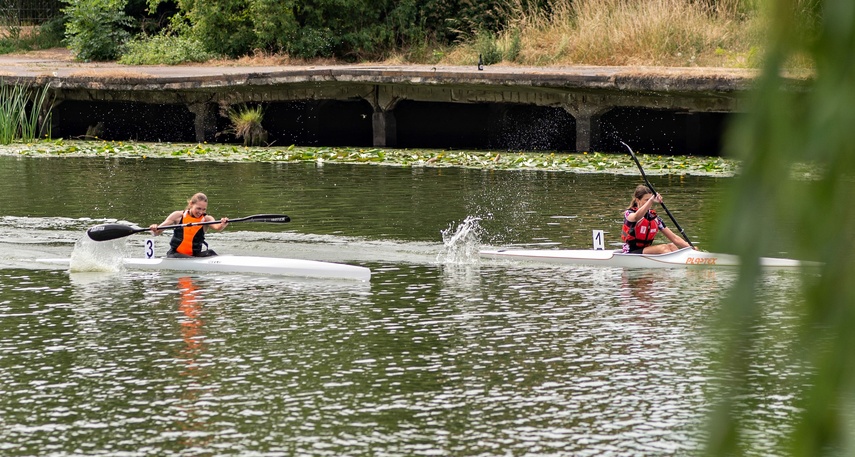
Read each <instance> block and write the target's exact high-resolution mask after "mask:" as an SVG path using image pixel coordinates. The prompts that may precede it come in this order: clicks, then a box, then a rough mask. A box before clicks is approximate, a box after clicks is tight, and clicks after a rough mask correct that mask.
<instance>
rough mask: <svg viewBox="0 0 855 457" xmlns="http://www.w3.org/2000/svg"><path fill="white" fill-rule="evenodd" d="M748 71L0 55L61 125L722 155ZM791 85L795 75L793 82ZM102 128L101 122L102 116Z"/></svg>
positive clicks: (111, 131) (182, 137)
mask: <svg viewBox="0 0 855 457" xmlns="http://www.w3.org/2000/svg"><path fill="white" fill-rule="evenodd" d="M755 76H756V74H755V72H754V71H750V70H734V69H715V68H661V67H561V68H554V67H545V68H539V67H538V68H535V67H493V66H488V67H484V68H483V70H479V69H478V68H477V67H476V66H475V65H473V66H471V67H442V66H435V67H434V66H424V65H420V66H385V65H383V66H378V65H370V66H369V65H330V66H253V67H245V66H242V67H237V66H234V67H232V66H185V65H182V66H168V67H166V66H122V65H117V64H112V63H108V64H104V63H89V64H87V63H79V62H74V61H71V60H56V59H50V58H38V57H8V56H0V78H3V80H4V81H5V82H7V83H10V82H19V83H26V84H31V85H34V86H43V85H45V84H50V88H51V91H52V92H53V94H54V95H55V96H56V101H55V106H54V110H53V114H54V125H53V134H54V136H63V137H73V136H79V135H83V134H85V132H87V131H88V132H93V128H94V129H95V130H94V131H95V132H100V133H101V135H100V137H101V138H106V139H117V140H119V139H121V140H127V139H137V140H144V141H158V140H161V141H174V142H181V141H197V142H204V141H208V142H213V141H227V140H228V136H227V135H223V134H222V132H223V131H225V130H227V128H228V123H227V120H226V119H225V117H224V113H225V112H226V111H227V110H228V108H229V107H233V106H239V105H243V104H248V105H261V106H262V107H264V109H265V113H266V115H265V121H264V126H265V128H266V129H267V130H268V131H269V132H270V133H271V135H270V138H271V139H272V140H273V141H275V142H278V144H279V145H287V144H301V145H311V144H317V145H350V146H378V147H385V146H388V147H440V148H443V147H454V148H461V147H473V148H490V149H518V150H557V151H580V152H581V151H591V150H598V151H608V150H619V149H620V145H619V143H618V141H619V140H620V139H625V140H627V141H633V142H634V143H635V144H637V145H640V146H641V147H643V148H644V147H646V148H647V150H648V151H649V152H656V151H658V152H659V153H666V154H667V153H680V154H703V155H716V154H717V153H718V149H719V145H720V140H721V136H722V132H723V131H724V126H725V124H726V118H727V116H729V115H730V114H732V113H739V112H742V111H743V110H744V108H743V107H744V103H743V97H744V95H745V94H746V92H747V91H748V90H749V89H750V87H751V85H752V84H753V81H754V79H755ZM788 82H789V83H791V85H792V87H793V88H798V87H799V86H800V81H798V80H788ZM98 126H100V127H101V130H98V129H97V127H98Z"/></svg>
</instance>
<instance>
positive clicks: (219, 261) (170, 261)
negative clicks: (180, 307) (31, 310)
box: [38, 255, 371, 281]
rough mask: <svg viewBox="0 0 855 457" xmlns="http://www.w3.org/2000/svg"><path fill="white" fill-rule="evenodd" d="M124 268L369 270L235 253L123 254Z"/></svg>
mask: <svg viewBox="0 0 855 457" xmlns="http://www.w3.org/2000/svg"><path fill="white" fill-rule="evenodd" d="M38 261H39V262H44V263H65V264H69V263H70V260H69V259H38ZM124 265H125V267H126V268H130V269H136V270H171V271H203V272H220V273H257V274H267V275H284V276H297V277H303V278H330V279H332V278H335V279H353V280H357V281H368V280H370V279H371V270H370V269H368V268H365V267H360V266H356V265H346V264H342V263H332V262H320V261H317V260H302V259H283V258H277V257H257V256H239V255H217V256H212V257H193V258H189V259H177V258H152V259H144V258H125V259H124Z"/></svg>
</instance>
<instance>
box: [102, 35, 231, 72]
mask: <svg viewBox="0 0 855 457" xmlns="http://www.w3.org/2000/svg"><path fill="white" fill-rule="evenodd" d="M214 57H216V55H214V54H212V53H210V52H208V51H206V50H205V48H204V46H202V43H201V42H199V40H196V39H194V38H189V37H180V36H174V35H155V36H152V37H137V38H134V39H133V40H131V41H129V42H127V43H126V44H125V46H124V48H123V52H122V56H121V57H120V58H119V63H121V64H125V65H158V64H162V65H176V64H179V63H184V62H204V61H206V60H210V59H213V58H214Z"/></svg>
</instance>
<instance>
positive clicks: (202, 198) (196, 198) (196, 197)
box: [185, 192, 208, 209]
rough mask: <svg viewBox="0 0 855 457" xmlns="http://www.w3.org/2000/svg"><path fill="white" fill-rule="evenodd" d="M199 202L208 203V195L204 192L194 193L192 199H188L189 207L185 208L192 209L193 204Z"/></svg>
mask: <svg viewBox="0 0 855 457" xmlns="http://www.w3.org/2000/svg"><path fill="white" fill-rule="evenodd" d="M199 202H205V203H207V202H208V196H207V195H205V194H203V193H202V192H196V193H195V194H193V196H192V197H190V200H187V208H185V209H190V208H191V207H192V206H193V205H195V204H196V203H199Z"/></svg>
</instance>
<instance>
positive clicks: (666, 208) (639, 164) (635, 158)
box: [620, 141, 695, 247]
mask: <svg viewBox="0 0 855 457" xmlns="http://www.w3.org/2000/svg"><path fill="white" fill-rule="evenodd" d="M620 144H622V145H624V146H626V148H627V149H629V155H631V156H632V160H634V161H635V164H636V165H638V171H640V172H641V177H642V178H644V183H645V184H647V188H648V189H650V191H651V192H653V195H657V194H658V193H657V192H656V189H654V188H653V184H650V181H649V180H648V179H647V175H645V174H644V169H643V168H641V163H639V162H638V158H637V157H635V153H634V152H632V148H631V147H629V145H628V144H626V143H624V142H623V141H621V142H620ZM659 204H660V205H662V209H664V210H665V212H666V213H668V217H670V218H671V222H673V223H674V227H677V230H679V231H680V235H683V239H684V240H686V243H689V246H691V247H695V245H694V244H692V242H691V241H689V237H688V236H686V232H684V231H683V227H680V224H678V223H677V219H674V215H673V214H671V211H668V207H667V206H665V203H662V202H660V203H659Z"/></svg>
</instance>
